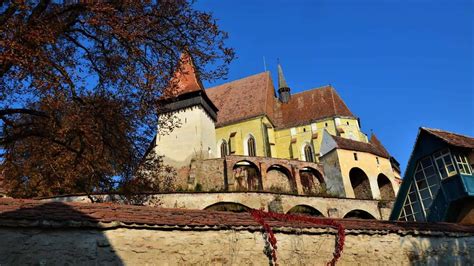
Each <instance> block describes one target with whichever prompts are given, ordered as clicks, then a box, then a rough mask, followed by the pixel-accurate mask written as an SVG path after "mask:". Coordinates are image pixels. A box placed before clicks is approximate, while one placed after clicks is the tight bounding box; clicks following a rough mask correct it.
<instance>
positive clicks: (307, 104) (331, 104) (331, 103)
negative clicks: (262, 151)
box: [275, 86, 354, 128]
mask: <svg viewBox="0 0 474 266" xmlns="http://www.w3.org/2000/svg"><path fill="white" fill-rule="evenodd" d="M275 116H276V118H275V120H276V121H277V124H278V127H280V128H288V127H294V126H299V125H303V124H308V123H311V122H313V121H316V120H319V119H322V118H327V117H333V116H350V117H354V115H353V114H352V112H351V111H350V110H349V108H348V107H347V106H346V104H345V103H344V101H343V100H342V99H341V97H339V95H338V94H337V92H336V90H335V89H334V88H333V87H331V86H324V87H321V88H316V89H312V90H307V91H303V92H300V93H295V94H292V95H291V98H290V101H289V102H288V103H286V104H284V103H280V102H279V101H276V110H275Z"/></svg>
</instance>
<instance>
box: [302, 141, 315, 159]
mask: <svg viewBox="0 0 474 266" xmlns="http://www.w3.org/2000/svg"><path fill="white" fill-rule="evenodd" d="M304 157H305V160H306V161H307V162H314V156H313V149H312V148H311V145H309V144H306V146H305V147H304Z"/></svg>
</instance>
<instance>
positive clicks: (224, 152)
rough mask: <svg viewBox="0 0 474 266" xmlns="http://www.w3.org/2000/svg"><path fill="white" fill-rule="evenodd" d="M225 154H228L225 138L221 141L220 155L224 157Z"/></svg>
mask: <svg viewBox="0 0 474 266" xmlns="http://www.w3.org/2000/svg"><path fill="white" fill-rule="evenodd" d="M226 155H229V152H228V149H227V142H226V141H225V140H222V143H221V157H225V156H226Z"/></svg>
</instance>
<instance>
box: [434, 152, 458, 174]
mask: <svg viewBox="0 0 474 266" xmlns="http://www.w3.org/2000/svg"><path fill="white" fill-rule="evenodd" d="M433 157H434V160H435V162H436V166H437V167H438V171H439V175H440V176H441V178H447V177H450V176H453V175H455V174H456V168H455V167H454V163H453V159H452V158H451V153H450V152H449V150H448V149H445V150H442V151H439V152H436V153H434V154H433Z"/></svg>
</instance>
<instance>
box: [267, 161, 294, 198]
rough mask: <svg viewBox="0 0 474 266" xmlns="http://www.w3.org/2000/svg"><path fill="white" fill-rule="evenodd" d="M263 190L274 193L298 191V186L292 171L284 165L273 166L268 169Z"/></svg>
mask: <svg viewBox="0 0 474 266" xmlns="http://www.w3.org/2000/svg"><path fill="white" fill-rule="evenodd" d="M263 189H264V190H265V191H273V192H294V191H296V184H295V181H294V177H293V174H292V173H291V170H290V169H288V167H286V166H284V165H282V164H272V165H270V166H269V167H267V169H266V173H265V181H264V182H263Z"/></svg>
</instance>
